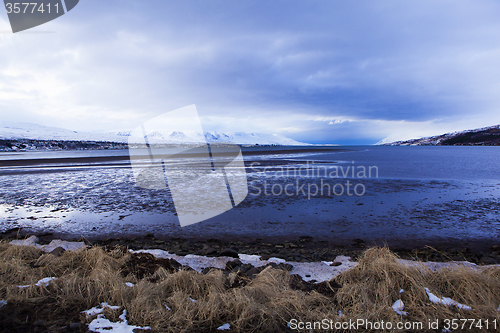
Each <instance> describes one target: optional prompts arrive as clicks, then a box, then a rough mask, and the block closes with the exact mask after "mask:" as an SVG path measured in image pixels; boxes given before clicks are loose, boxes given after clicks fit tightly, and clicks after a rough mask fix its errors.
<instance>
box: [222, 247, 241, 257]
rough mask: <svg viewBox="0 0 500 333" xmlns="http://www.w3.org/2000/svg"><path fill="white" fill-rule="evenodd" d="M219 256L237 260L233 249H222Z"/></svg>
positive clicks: (236, 254)
mask: <svg viewBox="0 0 500 333" xmlns="http://www.w3.org/2000/svg"><path fill="white" fill-rule="evenodd" d="M219 255H220V256H223V257H231V258H239V256H238V252H236V251H235V250H233V249H229V248H225V249H222V250H221V251H220V252H219Z"/></svg>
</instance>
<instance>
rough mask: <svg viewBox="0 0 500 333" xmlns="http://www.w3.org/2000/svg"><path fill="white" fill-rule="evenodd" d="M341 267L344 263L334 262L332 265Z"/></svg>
mask: <svg viewBox="0 0 500 333" xmlns="http://www.w3.org/2000/svg"><path fill="white" fill-rule="evenodd" d="M340 265H342V263H341V262H337V261H334V262H332V263H331V264H330V266H340Z"/></svg>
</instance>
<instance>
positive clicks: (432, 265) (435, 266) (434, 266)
mask: <svg viewBox="0 0 500 333" xmlns="http://www.w3.org/2000/svg"><path fill="white" fill-rule="evenodd" d="M398 262H399V263H400V264H403V265H405V266H409V267H416V268H419V269H423V270H425V269H429V270H430V271H432V272H437V271H438V270H440V269H442V268H458V267H467V268H472V269H479V268H481V267H486V266H478V265H476V264H474V263H471V262H468V261H449V262H433V261H425V262H421V261H412V260H406V259H398ZM491 266H500V265H491Z"/></svg>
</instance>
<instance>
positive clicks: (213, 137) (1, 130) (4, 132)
mask: <svg viewBox="0 0 500 333" xmlns="http://www.w3.org/2000/svg"><path fill="white" fill-rule="evenodd" d="M147 136H148V140H149V142H151V143H172V144H176V143H199V142H213V143H236V144H248V145H255V144H259V145H273V144H274V145H286V146H295V145H297V146H298V145H300V146H302V145H307V144H306V143H302V142H298V141H295V140H293V139H290V138H287V137H285V136H283V135H279V134H263V133H243V132H227V133H219V132H214V131H213V132H205V133H197V132H180V131H173V132H167V131H153V132H150V133H147ZM0 139H11V140H12V139H32V140H61V141H104V142H121V143H127V142H141V140H142V138H134V137H131V131H107V132H81V131H72V130H68V129H64V128H58V127H47V126H42V125H38V124H32V123H14V122H5V121H0Z"/></svg>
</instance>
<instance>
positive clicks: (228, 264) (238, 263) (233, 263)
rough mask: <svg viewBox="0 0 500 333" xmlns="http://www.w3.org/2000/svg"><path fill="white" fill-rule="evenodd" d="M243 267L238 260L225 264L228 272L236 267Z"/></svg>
mask: <svg viewBox="0 0 500 333" xmlns="http://www.w3.org/2000/svg"><path fill="white" fill-rule="evenodd" d="M241 265H243V263H242V262H241V261H240V260H239V259H236V260H231V261H228V262H227V263H226V269H227V270H229V271H234V270H235V268H236V267H238V266H241Z"/></svg>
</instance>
